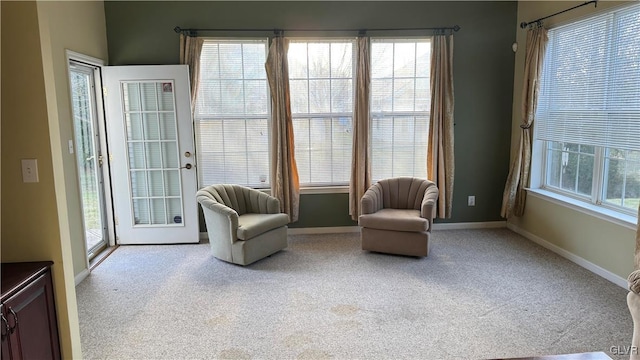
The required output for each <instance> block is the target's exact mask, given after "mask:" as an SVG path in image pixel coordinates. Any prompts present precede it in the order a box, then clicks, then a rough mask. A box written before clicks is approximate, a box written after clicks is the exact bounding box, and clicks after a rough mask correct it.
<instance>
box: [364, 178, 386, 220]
mask: <svg viewBox="0 0 640 360" xmlns="http://www.w3.org/2000/svg"><path fill="white" fill-rule="evenodd" d="M383 206H384V202H383V197H382V187H381V186H380V185H379V184H374V185H372V186H371V187H369V189H367V191H365V193H364V195H363V196H362V199H360V211H361V212H362V215H365V214H373V213H375V212H377V211H378V210H381V209H382V208H383Z"/></svg>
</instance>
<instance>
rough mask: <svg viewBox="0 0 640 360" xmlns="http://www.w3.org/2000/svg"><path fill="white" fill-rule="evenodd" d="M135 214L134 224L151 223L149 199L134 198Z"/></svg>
mask: <svg viewBox="0 0 640 360" xmlns="http://www.w3.org/2000/svg"><path fill="white" fill-rule="evenodd" d="M133 216H134V222H133V223H134V224H136V225H145V224H150V223H151V221H150V220H149V200H147V199H135V200H133Z"/></svg>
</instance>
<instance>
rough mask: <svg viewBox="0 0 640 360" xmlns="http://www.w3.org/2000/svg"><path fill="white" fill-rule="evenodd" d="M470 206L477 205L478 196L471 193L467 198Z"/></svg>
mask: <svg viewBox="0 0 640 360" xmlns="http://www.w3.org/2000/svg"><path fill="white" fill-rule="evenodd" d="M467 205H468V206H476V197H475V196H474V195H470V196H469V198H468V199H467Z"/></svg>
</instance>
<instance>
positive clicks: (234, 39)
mask: <svg viewBox="0 0 640 360" xmlns="http://www.w3.org/2000/svg"><path fill="white" fill-rule="evenodd" d="M207 42H218V43H223V42H226V43H237V44H244V43H245V42H256V43H258V42H264V45H265V60H266V59H267V57H268V54H269V46H270V45H271V39H270V38H269V37H247V38H245V37H206V38H204V43H203V47H204V46H205V44H206V43H207ZM201 59H202V58H201ZM202 73H203V67H202V66H201V68H200V76H201V77H202ZM200 80H201V79H200ZM240 80H242V81H243V82H244V80H245V79H240ZM264 81H265V83H266V96H267V97H266V99H267V104H266V105H267V112H266V114H264V115H255V114H254V115H247V114H230V115H220V114H207V116H206V119H207V120H214V121H216V120H219V121H225V120H244V121H245V123H246V120H261V119H266V121H267V154H268V155H267V162H268V167H267V169H268V172H267V179H268V180H269V181H266V182H264V183H260V184H257V183H256V184H241V185H243V186H248V187H251V188H254V189H258V190H262V191H265V190H268V189H270V188H271V184H270V180H271V179H270V176H271V167H272V163H271V155H270V153H271V140H272V139H271V119H272V102H271V89H270V88H269V81H268V78H267V77H266V70H265V79H264ZM199 91H200V90H199ZM245 95H246V94H245ZM244 100H246V96H245V98H244V99H243V101H244ZM197 103H198V100H197V99H196V107H195V108H194V114H193V123H194V126H193V128H194V137H195V146H196V147H197V146H198V144H199V143H200V140H199V139H200V129H199V126H198V124H197V123H198V121H200V120H201V119H202V118H201V117H199V116H198V112H197ZM245 131H246V126H245ZM195 150H196V159H197V160H198V161H200V154H201V153H202V150H201V149H199V148H196V149H195ZM249 152H250V151H249V150H248V148H247V149H245V153H249ZM201 166H202V165H201V164H198V166H197V167H196V168H197V169H199V168H200V167H201ZM198 173H199V174H198V187H199V188H202V187H204V186H206V185H207V184H203V183H202V180H203V179H202V175H200V174H201V172H200V171H198Z"/></svg>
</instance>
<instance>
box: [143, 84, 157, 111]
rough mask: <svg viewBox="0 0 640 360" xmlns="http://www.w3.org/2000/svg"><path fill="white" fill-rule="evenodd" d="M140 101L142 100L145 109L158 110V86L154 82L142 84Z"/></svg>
mask: <svg viewBox="0 0 640 360" xmlns="http://www.w3.org/2000/svg"><path fill="white" fill-rule="evenodd" d="M140 101H141V102H142V110H143V111H154V110H158V102H157V98H156V87H155V86H154V84H153V83H142V84H140Z"/></svg>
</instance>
